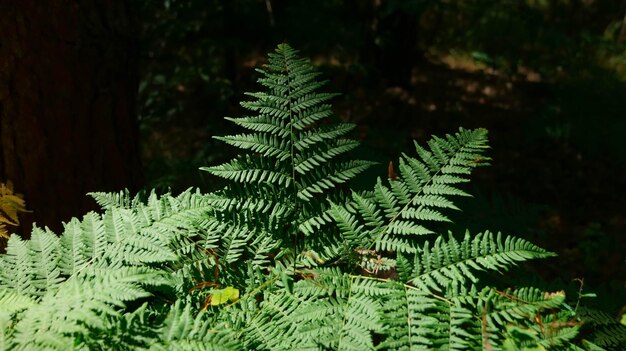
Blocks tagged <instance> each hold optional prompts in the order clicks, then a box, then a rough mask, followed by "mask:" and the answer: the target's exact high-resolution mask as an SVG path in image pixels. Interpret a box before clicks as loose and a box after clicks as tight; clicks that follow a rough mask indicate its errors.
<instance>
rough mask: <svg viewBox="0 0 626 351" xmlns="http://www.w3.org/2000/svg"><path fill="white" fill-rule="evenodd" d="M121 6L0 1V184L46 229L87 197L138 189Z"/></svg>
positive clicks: (130, 57) (80, 210) (127, 27)
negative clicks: (11, 186)
mask: <svg viewBox="0 0 626 351" xmlns="http://www.w3.org/2000/svg"><path fill="white" fill-rule="evenodd" d="M129 8H130V5H129V1H125V0H92V1H76V0H46V1H37V0H19V1H15V0H0V9H1V10H0V33H2V39H1V41H0V136H1V137H2V143H1V145H0V181H4V182H6V181H7V180H11V181H13V183H14V186H15V191H16V192H18V193H22V194H24V199H25V200H26V205H27V207H28V208H29V209H30V210H32V213H30V214H28V215H27V216H25V217H22V223H23V225H22V228H21V233H22V234H23V235H24V236H28V235H29V234H30V227H31V225H32V222H33V221H36V222H37V224H38V225H39V226H44V225H45V226H49V227H50V228H51V229H53V230H57V231H58V230H59V229H60V228H61V221H67V220H69V219H70V218H71V217H72V216H81V215H82V214H84V213H85V212H86V211H87V210H89V209H92V208H94V203H93V200H91V199H90V198H89V197H87V196H86V195H85V194H86V193H87V192H90V191H116V190H120V189H122V188H130V189H131V190H136V189H137V187H138V186H140V185H141V181H142V176H141V167H140V159H139V152H138V127H137V119H136V106H135V101H136V94H137V84H138V80H137V75H138V69H137V68H138V67H137V49H138V47H137V41H136V40H135V38H134V37H133V35H135V33H137V30H136V27H135V23H134V22H133V21H132V16H131V11H130V9H129Z"/></svg>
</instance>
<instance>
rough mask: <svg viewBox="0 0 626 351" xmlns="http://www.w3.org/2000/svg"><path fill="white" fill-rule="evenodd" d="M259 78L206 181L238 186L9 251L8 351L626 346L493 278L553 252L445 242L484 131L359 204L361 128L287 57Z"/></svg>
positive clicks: (290, 52)
mask: <svg viewBox="0 0 626 351" xmlns="http://www.w3.org/2000/svg"><path fill="white" fill-rule="evenodd" d="M258 72H259V74H260V78H259V80H258V82H259V83H260V85H261V87H262V91H260V92H254V93H248V94H247V95H248V96H249V97H250V99H249V100H248V101H245V102H243V103H242V106H243V107H244V108H246V109H247V110H248V111H249V112H250V114H249V115H248V116H243V117H238V118H227V120H229V121H231V122H233V123H235V124H236V125H238V126H239V127H241V128H243V129H244V130H245V131H244V132H242V133H239V134H235V135H230V136H224V137H218V138H217V139H219V140H221V141H223V142H225V143H227V144H229V145H231V146H234V147H237V148H239V149H242V150H243V152H242V154H241V155H239V156H237V157H235V158H234V159H233V160H231V161H230V162H227V163H224V164H222V165H218V166H213V167H205V168H203V169H204V170H205V171H207V172H209V173H211V174H213V175H215V176H218V177H222V178H225V179H227V180H229V181H230V184H229V185H228V186H227V187H225V188H223V189H221V190H219V191H216V192H213V193H209V194H203V193H200V192H199V191H193V190H188V191H185V192H183V193H182V194H180V195H177V196H174V195H171V194H164V195H161V196H158V195H157V194H155V193H154V192H152V193H146V194H141V195H138V196H135V197H132V196H131V195H130V193H128V192H127V191H123V192H120V193H113V194H107V193H93V194H91V196H92V197H93V198H94V199H95V200H96V202H97V203H98V204H99V205H100V206H101V207H102V211H101V212H100V213H96V212H90V213H88V214H86V215H85V216H84V217H83V218H82V219H77V218H74V219H72V220H70V221H69V222H68V223H66V224H65V226H64V231H63V232H62V233H61V234H60V236H57V235H56V234H54V233H52V232H51V231H49V230H47V229H39V228H35V229H34V230H33V233H32V235H31V239H30V240H22V239H21V238H19V237H17V236H15V235H14V236H12V237H11V238H10V239H9V242H8V246H7V252H6V254H4V255H2V256H1V257H0V324H1V325H2V334H1V335H0V349H3V350H4V349H6V350H26V349H28V350H44V349H45V350H70V349H81V350H83V349H84V350H87V349H93V350H97V349H110V348H111V347H114V348H115V349H120V350H249V349H255V350H294V349H297V350H329V349H332V350H335V349H336V350H547V349H555V350H597V349H602V347H606V348H607V349H619V348H623V345H624V340H625V338H624V335H625V334H626V333H625V332H624V330H623V329H624V328H623V327H620V326H619V325H618V324H616V323H614V322H613V321H609V320H610V318H609V316H606V315H602V314H599V313H596V312H589V311H588V310H584V309H580V312H579V311H578V310H576V309H575V308H572V307H570V306H569V305H568V303H567V301H566V296H565V294H564V293H563V292H562V291H556V292H547V291H543V290H541V289H538V288H536V287H519V288H516V289H511V288H500V287H497V286H491V285H489V284H487V282H485V281H484V280H483V279H482V277H483V276H484V274H485V273H486V272H489V273H490V274H491V275H492V276H496V275H497V274H501V273H503V272H505V271H507V270H509V269H511V268H512V267H514V266H515V265H517V264H518V263H520V262H523V261H526V260H530V259H540V258H546V257H550V256H553V254H552V253H550V252H547V251H545V250H543V249H541V248H539V247H537V246H535V245H533V244H532V243H530V242H528V241H526V240H523V239H520V238H516V237H513V236H508V235H504V234H501V233H497V234H493V233H491V232H487V231H485V232H481V233H478V234H470V233H469V231H466V232H465V233H451V232H449V231H448V229H449V226H448V225H449V223H450V219H449V218H450V213H451V211H458V210H459V208H458V206H457V204H456V203H455V199H457V198H458V197H460V196H468V194H467V193H466V192H465V191H464V188H463V185H464V183H467V182H468V181H469V177H470V176H471V173H472V171H473V170H474V169H475V168H476V167H478V166H482V165H485V164H487V162H488V161H489V158H488V157H487V156H485V155H484V153H485V151H486V150H487V149H488V146H487V143H488V142H487V132H486V131H485V130H484V129H475V130H466V129H460V130H459V131H458V132H457V133H455V134H453V135H447V136H445V137H443V138H439V137H433V138H432V139H431V140H430V141H429V142H428V143H427V145H424V146H422V145H419V144H417V143H416V144H415V153H414V154H412V155H409V154H403V155H402V157H401V158H400V159H399V161H398V163H397V164H398V170H399V172H398V174H397V175H396V174H395V172H394V171H393V164H390V169H391V171H390V177H389V179H387V180H382V179H378V181H377V182H376V185H375V186H374V187H373V189H371V190H370V191H365V192H354V191H350V189H349V187H348V186H347V182H348V181H349V180H351V179H353V178H354V177H356V176H357V175H358V174H359V173H361V172H362V171H363V170H365V169H366V168H367V167H369V166H371V165H372V164H373V163H372V162H369V161H361V160H351V159H350V158H349V157H348V156H347V153H348V152H349V151H350V150H353V149H354V148H355V147H357V145H358V142H356V141H354V140H351V139H350V138H348V137H347V135H348V133H350V131H351V130H352V129H353V128H354V126H353V125H351V124H347V123H333V122H332V119H333V114H332V111H331V107H330V105H329V101H330V99H331V98H333V97H334V96H335V94H331V93H325V92H322V90H321V89H322V86H323V84H324V82H322V81H319V80H318V79H317V78H318V73H316V72H315V71H314V70H313V68H312V67H311V65H310V64H309V62H308V60H306V59H303V58H300V57H299V55H298V52H297V51H296V50H294V49H292V48H291V47H290V46H289V45H287V44H281V45H279V46H278V47H277V49H276V51H275V52H274V53H271V54H270V55H269V60H268V63H267V65H265V66H264V67H263V68H262V69H259V70H258ZM459 234H461V235H459ZM585 323H586V324H585ZM587 328H591V329H592V330H593V333H588V332H587ZM581 330H583V331H585V333H580V331H581ZM585 338H586V339H585ZM112 345H114V346H112Z"/></svg>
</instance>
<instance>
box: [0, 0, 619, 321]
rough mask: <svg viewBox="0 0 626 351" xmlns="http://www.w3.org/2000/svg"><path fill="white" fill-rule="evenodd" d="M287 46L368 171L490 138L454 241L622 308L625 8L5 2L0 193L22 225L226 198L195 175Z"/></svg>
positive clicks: (535, 2)
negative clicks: (510, 237) (205, 195)
mask: <svg viewBox="0 0 626 351" xmlns="http://www.w3.org/2000/svg"><path fill="white" fill-rule="evenodd" d="M283 41H287V42H289V43H290V44H291V45H292V46H293V47H295V48H297V49H299V50H301V52H302V53H303V54H304V55H306V56H309V57H311V59H312V62H313V63H314V64H315V65H316V66H317V67H318V69H319V70H320V71H322V72H323V76H324V77H325V78H327V79H328V80H329V84H328V88H327V89H328V91H332V92H340V93H342V95H341V96H340V97H338V98H336V99H335V100H334V104H335V105H334V106H335V111H336V114H337V116H338V118H340V119H341V120H343V121H349V122H353V123H356V124H358V126H359V127H358V129H357V132H356V133H355V135H354V136H355V137H357V138H358V139H360V140H361V141H362V143H363V147H362V148H361V149H360V150H359V151H358V153H359V154H360V155H359V156H360V157H361V158H368V159H374V160H376V161H379V162H380V166H378V167H375V168H373V169H372V170H371V171H370V172H369V173H368V174H367V175H365V176H364V177H362V179H363V180H362V181H361V183H362V184H359V186H368V185H370V184H371V182H372V179H375V178H372V176H374V177H375V176H381V177H385V176H386V175H387V164H388V162H389V161H390V160H394V159H396V158H397V156H398V155H399V153H400V152H407V151H410V150H411V148H412V140H417V141H418V142H424V141H426V140H428V138H429V137H430V136H431V135H432V134H445V133H452V132H454V131H456V130H457V129H458V127H459V126H463V127H466V128H473V127H485V128H487V129H489V131H490V139H491V145H492V151H491V157H492V158H493V162H492V166H491V167H487V168H484V169H481V171H480V172H479V173H478V174H477V176H476V177H475V181H474V182H473V183H472V185H471V188H470V189H469V190H470V192H471V193H472V194H474V195H475V197H474V198H473V199H468V200H467V201H466V202H467V203H466V204H462V205H461V206H459V207H461V208H465V209H466V210H465V211H464V212H463V213H460V214H458V218H456V220H457V225H458V227H459V228H465V227H467V228H470V229H471V230H472V231H477V230H483V229H490V230H494V231H498V230H500V231H504V232H508V233H511V234H515V235H519V236H522V237H525V238H527V239H530V240H532V241H533V242H535V243H537V244H539V245H541V246H543V247H545V248H547V249H549V250H552V251H555V252H557V253H559V255H560V257H558V258H556V259H551V260H548V261H543V262H542V263H541V266H531V267H530V269H533V270H535V271H538V272H540V273H541V274H542V276H543V277H544V278H545V279H546V280H548V281H553V282H554V283H555V284H570V285H576V284H578V283H577V282H575V281H574V279H578V278H581V279H582V278H584V281H585V290H592V291H595V292H596V293H598V294H599V295H600V296H604V297H605V298H602V299H598V301H597V303H598V304H599V305H601V306H602V307H604V308H605V309H607V310H610V311H612V312H613V313H615V314H618V313H620V309H622V308H623V307H624V306H625V305H626V290H625V289H624V283H625V282H626V263H625V260H626V255H625V251H626V245H625V244H626V236H625V235H624V234H626V1H623V0H622V1H618V0H524V1H522V0H499V1H494V0H458V1H447V0H404V1H402V0H363V1H347V0H345V1H342V0H315V1H305V0H229V1H212V0H145V1H123V0H107V1H104V0H103V1H70V0H50V1H46V2H39V1H34V0H24V1H12V0H0V135H1V136H2V150H1V151H2V152H1V153H0V181H2V182H6V181H8V180H10V181H12V182H13V184H14V185H15V190H16V192H19V193H22V194H23V195H24V199H25V201H26V204H27V207H28V208H29V209H30V210H32V212H30V213H26V214H24V215H23V216H22V218H21V219H22V221H21V222H22V226H21V227H19V228H15V230H16V231H17V232H18V233H21V234H22V235H23V236H25V237H26V236H28V233H29V232H30V228H31V226H32V223H33V222H37V224H38V225H40V226H44V225H45V226H49V227H50V228H52V229H54V230H59V229H60V228H61V225H60V224H61V222H62V221H67V220H69V218H70V217H71V216H80V215H82V214H84V213H85V212H86V211H88V210H90V209H93V208H94V203H93V201H92V200H90V198H88V197H86V196H85V193H87V192H89V191H118V190H121V189H123V188H129V189H130V190H131V191H132V192H137V191H141V190H142V189H151V188H156V189H158V191H168V190H171V191H172V192H179V191H181V190H183V189H186V188H188V187H190V186H197V187H200V188H201V189H203V190H207V191H208V190H213V189H217V188H219V187H220V186H221V185H222V184H221V183H220V181H219V180H217V179H214V178H210V177H208V176H207V175H206V173H202V172H200V171H199V170H198V167H200V166H205V165H213V164H217V163H220V162H222V161H225V160H228V159H230V158H231V157H232V155H231V153H232V152H234V150H232V149H230V148H228V147H226V146H224V145H223V144H220V143H219V142H216V141H214V140H212V138H211V137H212V136H214V135H223V134H227V133H232V132H236V130H235V129H234V127H233V126H232V125H230V124H228V123H225V122H224V120H223V117H224V116H233V117H236V116H241V115H242V113H243V111H242V109H241V108H240V107H239V104H238V102H239V101H241V100H242V99H245V96H244V94H243V93H244V92H246V91H255V90H256V89H257V85H256V84H255V79H256V77H257V74H256V72H255V71H254V67H257V66H259V65H261V64H263V63H264V60H265V54H266V53H267V52H268V51H271V50H273V48H274V47H275V46H276V44H278V43H280V42H283Z"/></svg>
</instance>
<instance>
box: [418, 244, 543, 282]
mask: <svg viewBox="0 0 626 351" xmlns="http://www.w3.org/2000/svg"><path fill="white" fill-rule="evenodd" d="M550 256H554V254H552V253H550V252H548V251H546V250H544V249H542V248H540V247H538V246H535V245H533V244H531V243H530V242H528V241H526V240H523V239H519V238H514V237H507V238H506V239H504V242H503V241H502V235H501V234H500V233H498V234H497V235H496V236H495V238H494V235H493V234H492V233H490V232H485V233H480V234H477V235H476V236H474V237H471V236H470V235H469V232H466V233H465V237H464V239H463V241H461V242H458V241H456V239H454V237H452V235H450V237H449V239H448V241H447V242H446V241H444V240H443V237H438V238H437V239H436V240H435V243H434V244H433V247H432V248H431V247H430V244H429V242H426V244H425V245H424V247H423V248H421V249H420V250H419V253H418V254H416V255H415V260H414V269H413V277H412V278H411V279H410V280H409V282H410V283H411V284H413V285H415V286H417V287H419V288H421V289H424V290H427V291H429V290H439V291H442V290H444V289H446V288H447V287H448V286H450V285H456V284H461V285H463V284H465V282H466V281H467V280H470V281H471V282H476V281H477V280H478V279H477V277H476V276H475V275H474V274H473V273H472V270H476V271H484V270H495V271H500V270H507V269H508V267H510V266H513V265H515V264H516V263H517V262H521V261H525V260H529V259H536V258H546V257H550Z"/></svg>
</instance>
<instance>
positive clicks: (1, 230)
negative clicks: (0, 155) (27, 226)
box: [0, 181, 26, 239]
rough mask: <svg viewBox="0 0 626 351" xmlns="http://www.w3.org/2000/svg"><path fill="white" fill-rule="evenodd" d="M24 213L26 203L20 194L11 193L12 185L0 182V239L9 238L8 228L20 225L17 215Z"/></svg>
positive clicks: (9, 182)
mask: <svg viewBox="0 0 626 351" xmlns="http://www.w3.org/2000/svg"><path fill="white" fill-rule="evenodd" d="M20 212H26V203H25V202H24V199H23V197H22V195H21V194H15V193H13V183H11V181H8V182H7V183H6V184H4V183H2V182H0V237H3V238H6V239H8V238H9V231H8V229H7V225H8V226H18V225H20V220H19V218H18V214H19V213H20Z"/></svg>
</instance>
